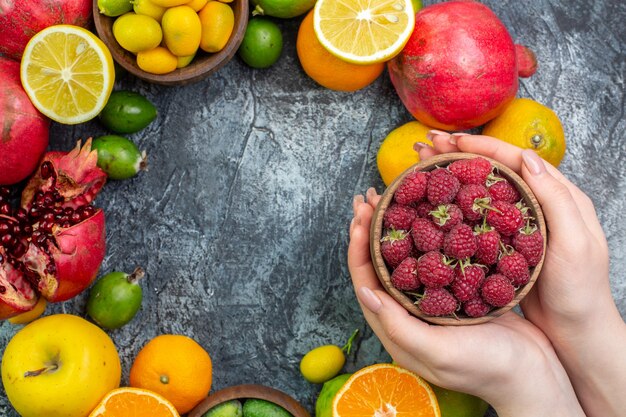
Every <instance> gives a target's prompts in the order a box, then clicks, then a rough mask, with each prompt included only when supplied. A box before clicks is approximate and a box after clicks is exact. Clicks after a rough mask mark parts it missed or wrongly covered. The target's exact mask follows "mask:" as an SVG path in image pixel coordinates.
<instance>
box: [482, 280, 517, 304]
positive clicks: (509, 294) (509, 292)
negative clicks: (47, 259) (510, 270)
mask: <svg viewBox="0 0 626 417" xmlns="http://www.w3.org/2000/svg"><path fill="white" fill-rule="evenodd" d="M480 295H481V296H482V298H483V300H484V301H485V302H486V303H487V304H489V305H492V306H494V307H504V306H505V305H507V304H508V303H510V302H511V301H513V298H515V288H514V287H513V284H511V281H509V279H508V278H507V277H505V276H504V275H501V274H493V275H490V276H488V277H487V278H486V279H485V281H483V285H482V286H481V288H480Z"/></svg>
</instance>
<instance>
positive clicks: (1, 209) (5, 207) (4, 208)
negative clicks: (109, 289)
mask: <svg viewBox="0 0 626 417" xmlns="http://www.w3.org/2000/svg"><path fill="white" fill-rule="evenodd" d="M11 211H13V210H11V205H10V204H9V203H4V204H2V205H0V214H5V215H7V216H10V215H11Z"/></svg>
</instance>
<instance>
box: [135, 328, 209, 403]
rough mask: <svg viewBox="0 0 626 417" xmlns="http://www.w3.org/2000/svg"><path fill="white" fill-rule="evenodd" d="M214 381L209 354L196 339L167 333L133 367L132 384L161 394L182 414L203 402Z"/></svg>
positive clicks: (144, 348) (137, 359)
mask: <svg viewBox="0 0 626 417" xmlns="http://www.w3.org/2000/svg"><path fill="white" fill-rule="evenodd" d="M211 382H212V364H211V357H210V356H209V354H208V353H207V352H206V351H205V350H204V349H203V348H202V346H200V345H199V344H198V343H197V342H196V341H194V340H193V339H191V338H189V337H187V336H183V335H172V334H165V335H161V336H157V337H155V338H154V339H152V340H151V341H149V342H148V343H147V344H146V345H145V346H144V347H143V348H142V349H141V351H139V353H138V354H137V357H136V358H135V361H134V362H133V365H132V366H131V368H130V385H131V386H132V387H137V388H144V389H148V390H151V391H154V392H156V393H158V394H161V395H162V396H163V397H165V398H166V399H168V400H169V401H170V402H171V403H172V404H174V407H176V410H178V412H179V413H180V414H184V413H186V412H188V411H189V410H191V409H192V408H193V407H195V406H196V405H197V404H198V403H199V402H200V401H202V400H203V399H204V398H205V397H206V396H207V394H208V393H209V390H210V389H211Z"/></svg>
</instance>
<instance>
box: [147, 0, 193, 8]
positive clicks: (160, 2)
mask: <svg viewBox="0 0 626 417" xmlns="http://www.w3.org/2000/svg"><path fill="white" fill-rule="evenodd" d="M150 1H151V2H152V3H154V4H156V5H157V6H161V7H176V6H182V5H183V4H185V3H189V0H150Z"/></svg>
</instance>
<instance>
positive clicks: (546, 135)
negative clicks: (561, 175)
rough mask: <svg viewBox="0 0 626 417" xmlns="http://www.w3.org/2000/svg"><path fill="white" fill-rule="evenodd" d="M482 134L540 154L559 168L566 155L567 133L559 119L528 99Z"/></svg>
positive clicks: (513, 104)
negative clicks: (564, 131)
mask: <svg viewBox="0 0 626 417" xmlns="http://www.w3.org/2000/svg"><path fill="white" fill-rule="evenodd" d="M482 133H483V135H487V136H493V137H495V138H498V139H500V140H503V141H505V142H508V143H510V144H513V145H515V146H518V147H520V148H524V149H533V150H534V151H535V152H537V154H538V155H539V156H540V157H542V158H543V159H545V160H546V161H548V162H550V163H551V164H552V165H554V166H558V165H559V164H560V163H561V160H562V159H563V156H564V155H565V148H566V143H565V134H564V133H563V126H562V125H561V121H560V120H559V117H558V116H557V115H556V113H554V112H553V111H552V110H551V109H550V108H548V107H546V106H544V105H543V104H541V103H538V102H536V101H534V100H531V99H529V98H518V99H515V100H513V101H512V102H511V104H509V105H508V106H507V107H506V108H505V109H504V112H502V113H501V114H500V115H499V116H497V117H496V118H495V119H493V120H491V121H490V122H488V123H487V124H486V125H485V126H484V128H483V132H482Z"/></svg>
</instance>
